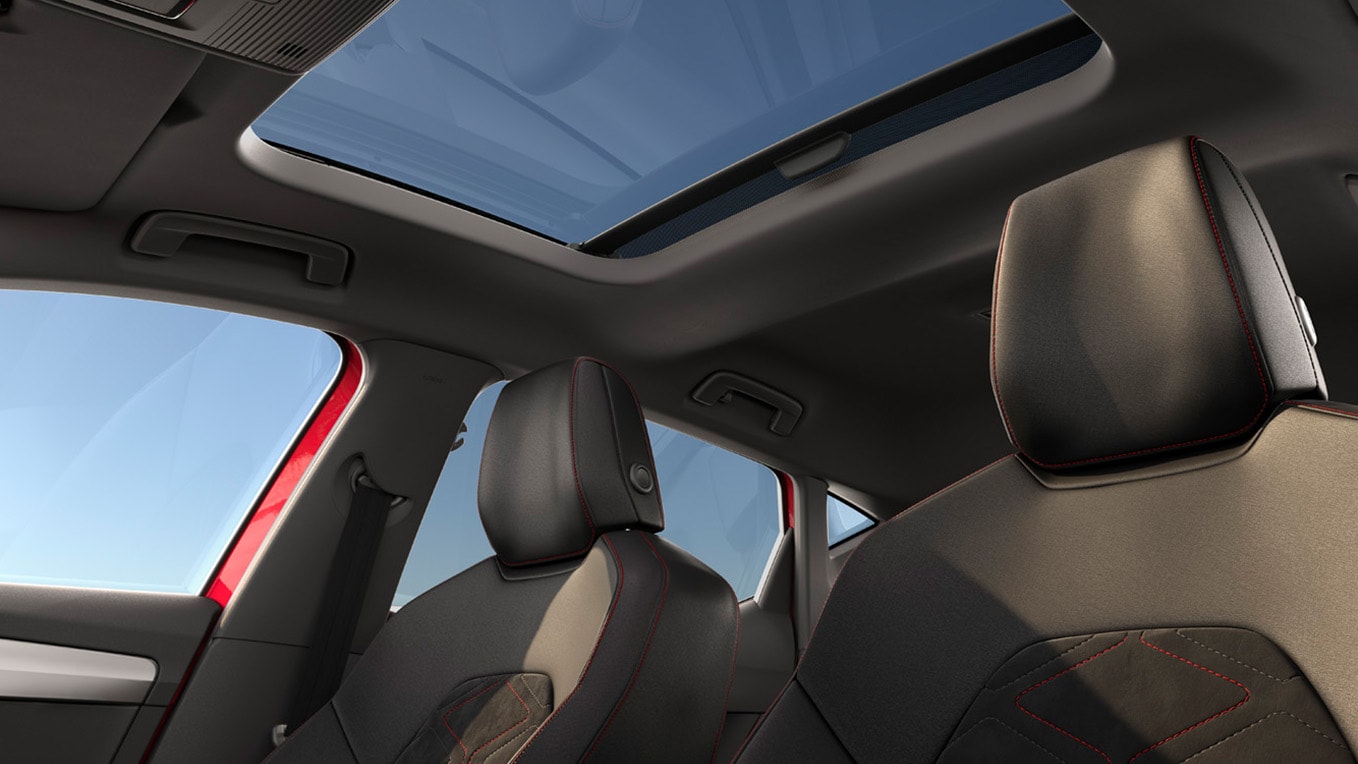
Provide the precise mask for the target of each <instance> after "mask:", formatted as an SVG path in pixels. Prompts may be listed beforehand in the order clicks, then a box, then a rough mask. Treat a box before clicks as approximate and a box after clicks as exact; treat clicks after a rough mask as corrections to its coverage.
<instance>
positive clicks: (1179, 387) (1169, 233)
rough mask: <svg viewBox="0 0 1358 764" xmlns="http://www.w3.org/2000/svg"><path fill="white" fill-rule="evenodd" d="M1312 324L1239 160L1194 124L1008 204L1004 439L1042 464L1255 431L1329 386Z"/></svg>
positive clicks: (999, 367)
mask: <svg viewBox="0 0 1358 764" xmlns="http://www.w3.org/2000/svg"><path fill="white" fill-rule="evenodd" d="M1314 332H1315V330H1314V329H1313V328H1312V327H1311V323H1310V318H1309V317H1308V316H1307V315H1306V308H1305V304H1304V303H1302V302H1301V301H1300V300H1298V299H1297V298H1296V295H1295V294H1294V293H1293V291H1292V282H1291V281H1290V280H1289V279H1288V277H1287V270H1286V269H1285V268H1284V267H1283V263H1282V259H1281V257H1280V256H1279V253H1278V244H1277V242H1276V241H1275V240H1274V238H1273V232H1272V231H1271V230H1270V229H1269V226H1268V223H1267V222H1266V221H1265V220H1264V216H1263V213H1262V212H1261V211H1260V210H1259V203H1258V201H1257V200H1256V199H1255V197H1254V194H1253V193H1252V192H1251V191H1250V189H1249V186H1247V185H1246V184H1245V180H1244V177H1243V176H1242V175H1241V174H1240V172H1239V171H1238V170H1236V169H1235V168H1234V167H1233V166H1232V165H1231V164H1230V163H1229V162H1228V161H1227V160H1226V158H1225V157H1224V156H1222V155H1221V153H1220V152H1219V151H1217V150H1216V149H1215V148H1213V147H1212V146H1211V145H1209V144H1207V143H1205V142H1203V141H1201V140H1199V139H1197V138H1187V139H1175V140H1171V141H1166V142H1164V143H1159V144H1156V145H1153V146H1148V147H1145V148H1142V149H1137V150H1135V151H1130V152H1128V153H1126V154H1122V155H1120V156H1117V157H1114V158H1112V159H1108V160H1106V161H1103V162H1100V163H1098V164H1096V165H1093V166H1092V167H1087V168H1085V169H1083V170H1079V171H1077V172H1074V173H1071V174H1070V175H1067V176H1066V177H1064V178H1061V179H1059V180H1056V181H1053V182H1051V183H1048V184H1047V185H1045V186H1041V187H1040V188H1037V189H1035V190H1033V191H1030V192H1028V193H1026V194H1024V195H1023V196H1020V197H1019V198H1018V199H1017V200H1016V201H1015V202H1014V204H1013V206H1012V207H1011V208H1010V210H1009V219H1008V221H1007V222H1006V224H1005V233H1004V235H1003V237H1002V238H1001V241H1000V254H999V261H998V262H997V264H996V273H995V304H994V310H993V318H992V324H991V343H990V344H991V380H992V382H993V384H994V387H995V398H996V400H997V402H998V403H999V407H1000V413H1001V415H1002V416H1003V418H1004V422H1005V426H1006V427H1007V428H1008V430H1009V438H1010V439H1011V440H1012V441H1013V442H1014V445H1015V446H1017V447H1018V449H1019V451H1020V453H1022V454H1024V455H1025V456H1026V457H1028V458H1029V459H1030V460H1031V461H1033V462H1035V463H1036V464H1038V465H1040V466H1043V467H1047V468H1052V469H1057V468H1079V467H1083V466H1087V465H1103V464H1106V463H1108V462H1112V461H1114V460H1123V459H1142V458H1154V457H1164V456H1167V455H1168V454H1170V453H1174V452H1177V450H1178V449H1200V448H1209V447H1214V446H1221V445H1225V444H1227V443H1232V442H1236V441H1239V440H1242V439H1244V438H1247V437H1249V436H1250V435H1252V434H1253V433H1254V432H1255V430H1257V428H1258V427H1259V426H1261V424H1262V423H1263V421H1264V420H1265V418H1266V415H1267V414H1268V413H1269V412H1271V411H1272V410H1273V409H1274V407H1276V406H1277V405H1278V403H1279V402H1281V401H1283V400H1286V399H1289V398H1302V397H1305V398H1323V397H1324V395H1325V383H1324V378H1323V377H1322V376H1321V372H1320V365H1319V363H1318V362H1317V361H1316V356H1315V351H1314V344H1315V333H1314Z"/></svg>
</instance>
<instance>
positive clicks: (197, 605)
mask: <svg viewBox="0 0 1358 764" xmlns="http://www.w3.org/2000/svg"><path fill="white" fill-rule="evenodd" d="M0 613H3V614H4V615H3V617H0V740H3V741H5V742H4V747H5V754H4V759H5V761H6V762H14V763H15V764H22V763H26V762H82V763H83V762H91V763H96V762H111V761H113V759H114V757H115V755H117V756H119V759H120V760H126V761H137V760H139V759H140V758H141V755H142V753H143V752H144V751H145V750H146V746H147V745H148V744H149V743H150V739H151V736H152V735H153V734H154V731H155V729H156V726H157V725H158V724H159V722H160V719H161V717H162V716H163V715H164V710H165V707H166V706H167V705H168V704H169V703H170V702H171V701H172V700H173V698H174V694H175V691H176V690H177V689H178V687H179V685H180V682H181V681H182V680H183V678H184V674H185V673H186V672H187V671H188V670H189V669H190V667H191V664H192V662H193V658H194V655H195V654H196V653H197V652H198V648H199V646H200V645H201V644H202V643H203V638H204V636H205V635H206V634H207V632H208V629H209V628H211V626H212V624H213V622H214V621H215V620H216V618H217V615H218V613H219V608H218V606H217V603H215V602H213V601H212V600H209V599H207V598H204V597H195V596H191V595H177V594H153V593H145V592H118V591H108V590H94V589H70V588H65V587H55V586H29V585H25V584H0ZM134 720H136V722H137V723H136V724H134V723H133V722H134ZM120 747H121V748H122V749H126V750H123V751H121V753H120Z"/></svg>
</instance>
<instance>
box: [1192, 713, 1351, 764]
mask: <svg viewBox="0 0 1358 764" xmlns="http://www.w3.org/2000/svg"><path fill="white" fill-rule="evenodd" d="M1275 716H1291V717H1292V718H1293V719H1294V720H1295V721H1296V722H1297V723H1298V724H1300V725H1301V726H1303V727H1305V728H1306V729H1308V730H1311V731H1312V732H1314V733H1316V734H1317V735H1320V736H1321V737H1323V738H1325V739H1326V740H1328V741H1330V744H1331V745H1333V746H1335V747H1336V748H1339V749H1340V750H1342V751H1347V750H1349V747H1348V746H1347V745H1345V744H1343V743H1341V742H1339V741H1338V740H1335V739H1334V738H1332V737H1330V736H1329V735H1326V734H1325V733H1324V732H1321V731H1320V730H1318V729H1316V728H1315V727H1312V726H1311V725H1310V724H1308V723H1307V722H1306V721H1305V720H1304V719H1301V718H1300V717H1298V716H1296V715H1295V714H1291V713H1288V712H1287V711H1274V712H1273V713H1271V714H1269V715H1268V716H1265V717H1264V718H1262V719H1260V720H1258V721H1256V722H1254V723H1253V724H1250V725H1247V726H1245V727H1241V728H1240V729H1238V730H1236V731H1235V732H1232V733H1231V734H1229V735H1227V736H1226V737H1224V738H1222V739H1220V740H1218V741H1216V742H1215V743H1213V744H1211V745H1209V746H1207V747H1206V748H1204V749H1202V750H1200V751H1198V752H1197V753H1195V754H1193V755H1192V756H1189V757H1188V758H1186V759H1184V760H1183V762H1182V763H1181V764H1186V763H1187V762H1189V761H1192V760H1193V759H1196V758H1198V757H1199V756H1201V755H1203V754H1204V753H1207V752H1208V751H1210V750H1212V749H1213V748H1216V747H1217V746H1219V745H1221V744H1222V743H1225V742H1226V741H1227V740H1230V739H1231V738H1233V737H1235V736H1236V735H1240V734H1243V733H1244V732H1245V731H1246V730H1249V729H1250V728H1252V727H1257V726H1259V725H1260V724H1263V723H1264V722H1266V721H1268V720H1269V719H1272V718H1273V717H1275Z"/></svg>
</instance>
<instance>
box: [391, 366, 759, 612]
mask: <svg viewBox="0 0 1358 764" xmlns="http://www.w3.org/2000/svg"><path fill="white" fill-rule="evenodd" d="M503 387H504V383H498V384H495V385H492V386H490V387H488V388H486V389H485V390H484V391H483V392H482V393H481V395H480V396H478V397H477V399H476V401H475V402H473V403H472V405H471V408H470V409H469V410H468V411H467V417H466V425H467V432H466V433H464V434H463V436H462V444H461V445H459V446H457V447H456V448H455V449H454V450H453V451H452V453H450V454H449V455H448V461H447V462H446V463H445V465H444V468H443V474H442V475H440V476H439V482H438V485H437V486H435V488H434V494H433V497H432V498H431V499H430V500H429V508H428V509H427V510H425V515H424V520H423V521H421V523H420V529H419V532H418V533H417V534H416V536H415V543H414V545H413V546H412V547H411V550H410V556H409V558H407V560H406V567H405V571H404V572H403V573H402V575H401V582H400V583H399V584H398V585H397V587H396V596H395V598H394V599H393V601H392V606H393V607H398V608H399V607H401V606H402V605H404V604H405V603H407V602H409V601H410V600H412V599H414V598H415V597H417V596H419V595H420V594H423V593H424V592H426V591H428V590H429V589H431V588H433V587H434V586H436V585H438V584H439V583H441V582H443V581H444V580H445V579H447V578H449V577H450V576H452V575H454V574H456V573H458V572H460V571H463V570H465V569H467V568H469V567H471V566H472V565H474V564H476V563H477V562H480V561H481V560H483V559H485V558H487V557H489V556H490V555H491V554H493V552H492V551H491V548H490V543H489V542H488V541H487V540H486V534H485V531H484V530H483V529H482V528H481V517H480V515H479V513H478V510H477V506H476V483H477V476H478V473H479V471H480V467H481V450H482V448H483V446H484V441H485V437H486V424H487V423H488V422H489V421H490V413H491V410H492V409H494V407H495V401H496V400H497V399H498V398H499V395H500V390H501V389H502V388H503ZM647 429H648V430H649V431H650V435H651V446H652V449H653V450H654V452H655V468H656V472H657V476H658V478H659V482H660V496H661V500H662V501H663V502H664V507H665V530H664V531H663V532H662V533H661V534H660V535H661V536H663V537H664V538H667V539H669V540H670V542H672V543H674V544H676V545H678V546H680V547H683V548H684V549H685V550H687V551H688V552H689V553H691V554H693V555H694V556H695V557H697V558H698V559H700V560H702V561H703V562H704V563H706V564H707V565H708V566H709V567H711V568H712V569H713V570H715V571H716V572H717V573H719V574H721V575H722V576H723V577H725V578H726V580H727V581H728V582H730V584H731V588H732V589H734V590H735V593H736V596H737V597H739V598H740V599H745V598H746V597H750V596H752V595H753V594H754V592H755V589H756V588H757V587H758V585H759V578H760V576H761V575H762V574H763V572H764V566H765V564H766V563H767V562H768V559H769V555H770V554H771V553H772V551H773V546H774V543H775V542H776V541H777V539H778V535H779V534H780V533H781V531H782V526H781V524H780V523H781V520H780V517H781V502H782V500H781V498H780V496H779V492H778V479H777V476H776V475H774V473H773V471H772V470H770V469H769V468H768V467H765V466H764V465H762V464H760V463H758V462H755V461H751V460H749V459H746V458H745V457H743V456H740V455H738V454H735V453H732V452H730V451H727V450H726V449H723V448H719V447H717V446H714V445H712V444H710V443H707V442H705V441H702V440H699V439H697V438H694V437H692V436H690V435H685V434H684V433H681V432H679V431H677V430H672V429H670V428H668V427H665V426H663V425H659V424H656V423H654V422H647Z"/></svg>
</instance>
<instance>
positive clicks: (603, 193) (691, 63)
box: [253, 0, 1070, 243]
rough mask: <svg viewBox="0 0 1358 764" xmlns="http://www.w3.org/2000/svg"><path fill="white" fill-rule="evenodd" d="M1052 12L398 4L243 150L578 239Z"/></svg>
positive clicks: (656, 1)
mask: <svg viewBox="0 0 1358 764" xmlns="http://www.w3.org/2000/svg"><path fill="white" fill-rule="evenodd" d="M1069 12H1070V10H1069V8H1067V7H1066V5H1065V4H1064V3H1062V2H1061V1H1060V0H685V1H684V2H668V1H665V0H399V2H397V3H396V4H395V5H393V6H392V7H391V8H390V9H389V10H388V11H387V12H386V13H385V14H384V15H383V16H382V17H380V18H379V19H378V20H377V21H375V22H374V23H373V24H372V25H371V26H369V27H368V28H367V29H366V30H364V31H363V32H362V33H361V34H359V35H358V36H357V37H355V38H354V39H353V40H351V41H350V42H349V43H348V44H347V45H345V46H344V47H343V48H341V49H340V50H339V51H337V52H336V53H335V54H334V55H332V56H331V57H330V58H328V59H327V60H326V61H324V62H323V63H322V64H321V65H320V66H318V67H317V68H316V69H314V70H313V71H312V72H310V73H309V74H307V75H306V76H304V77H303V78H302V79H301V80H300V81H299V82H298V83H297V84H296V85H295V86H294V87H293V88H292V89H291V90H289V91H288V92H287V93H286V94H285V95H284V96H283V97H282V98H281V99H279V101H278V102H277V103H275V104H274V105H273V106H271V107H270V108H269V110H268V111H266V112H265V113H264V114H263V115H262V116H261V117H260V118H259V119H258V120H257V121H256V122H255V124H254V126H253V127H254V131H255V133H256V134H258V135H259V137H261V138H262V139H264V140H266V141H269V142H272V143H276V144H278V145H281V146H284V147H287V148H290V149H293V150H297V151H300V152H303V153H306V154H311V155H314V156H316V157H319V158H322V159H325V160H328V161H331V162H334V163H337V164H341V165H345V166H348V167H352V168H354V169H357V170H360V171H363V172H366V173H370V174H373V175H377V176H380V177H384V178H388V179H390V180H393V181H395V182H397V183H399V184H402V185H406V186H410V187H413V188H415V189H418V190H421V191H424V192H427V193H430V194H433V195H436V196H439V197H442V198H445V199H448V200H450V201H452V202H455V203H457V204H460V205H463V206H465V207H468V208H471V209H474V210H477V211H479V212H482V213H485V214H488V215H491V216H493V217H496V218H499V219H502V220H505V221H508V222H510V223H513V224H515V225H519V226H522V227H524V228H527V229H529V230H532V231H535V232H537V233H540V234H542V235H544V236H548V237H550V238H553V239H557V240H559V241H563V242H571V243H578V242H583V241H587V240H589V239H592V238H594V237H595V236H597V235H598V234H600V233H603V232H604V231H606V230H608V229H610V228H612V227H613V226H615V225H617V224H619V223H621V222H623V221H625V220H627V219H628V218H631V217H632V216H634V215H636V214H638V213H640V212H642V211H643V210H645V209H647V208H648V207H650V206H652V205H654V204H656V203H657V202H660V201H661V200H663V199H665V198H667V197H669V196H671V195H673V194H675V193H678V192H680V191H682V190H683V189H685V188H687V187H689V186H691V185H693V184H694V183H697V182H698V181H701V180H702V179H704V178H706V177H708V176H710V175H713V174H714V173H717V172H719V171H721V170H723V169H725V168H726V167H728V166H730V165H732V164H734V163H736V162H739V161H740V160H742V159H744V158H746V157H748V156H750V155H751V154H754V153H757V152H759V151H761V150H763V149H765V148H767V147H769V146H771V145H773V144H774V143H777V142H778V141H780V140H783V139H785V138H787V137H789V136H791V135H794V134H796V133H798V132H800V131H801V130H803V129H805V128H807V127H810V126H812V125H814V124H816V123H818V122H821V121H823V120H825V119H827V118H829V117H832V116H834V115H835V114H838V113H840V112H842V111H845V110H847V109H850V108H852V107H854V106H856V105H858V104H860V103H862V102H864V101H866V100H869V99H871V98H874V97H876V96H878V95H880V94H882V93H884V92H886V91H888V90H891V89H893V88H895V87H897V86H900V85H902V84H904V83H907V82H909V81H911V80H913V79H915V78H917V77H920V76H922V75H925V74H928V73H930V72H932V71H935V70H937V69H940V68H942V67H944V66H947V65H948V64H951V63H953V62H955V61H957V60H959V59H962V58H965V57H966V56H968V55H971V54H973V53H976V52H978V51H980V50H983V49H985V48H988V47H990V46H992V45H994V44H996V43H999V42H1002V41H1004V40H1006V39H1009V38H1011V37H1014V36H1016V35H1018V34H1021V33H1023V32H1026V31H1028V30H1031V29H1033V28H1035V27H1038V26H1041V25H1042V24H1044V23H1046V22H1048V21H1051V20H1053V19H1056V18H1059V17H1061V16H1064V15H1066V14H1068V13H1069Z"/></svg>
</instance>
